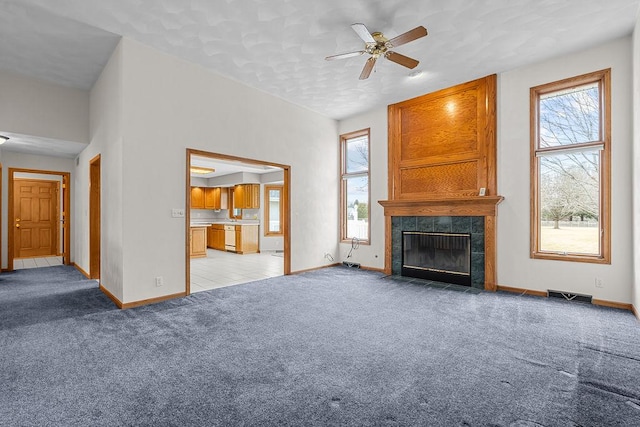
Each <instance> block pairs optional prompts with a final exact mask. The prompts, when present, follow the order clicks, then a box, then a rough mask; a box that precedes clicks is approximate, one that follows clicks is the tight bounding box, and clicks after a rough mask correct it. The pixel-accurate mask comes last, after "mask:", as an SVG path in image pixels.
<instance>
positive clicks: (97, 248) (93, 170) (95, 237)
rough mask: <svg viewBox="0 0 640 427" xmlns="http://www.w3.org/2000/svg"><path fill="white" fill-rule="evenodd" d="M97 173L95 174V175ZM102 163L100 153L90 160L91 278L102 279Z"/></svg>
mask: <svg viewBox="0 0 640 427" xmlns="http://www.w3.org/2000/svg"><path fill="white" fill-rule="evenodd" d="M94 174H95V175H94ZM101 181H102V164H101V163H100V154H98V155H96V156H95V157H94V158H92V159H91V160H90V161H89V278H90V279H97V280H98V281H100V268H101V263H100V257H101V253H102V248H101V245H102V237H101V224H102V222H101V216H102V207H101V193H102V182H101ZM96 184H97V185H96Z"/></svg>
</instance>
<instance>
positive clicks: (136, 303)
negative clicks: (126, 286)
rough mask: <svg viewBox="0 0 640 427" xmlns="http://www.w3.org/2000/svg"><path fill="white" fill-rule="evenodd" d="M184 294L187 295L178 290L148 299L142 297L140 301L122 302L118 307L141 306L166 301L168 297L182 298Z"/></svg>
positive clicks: (124, 308)
mask: <svg viewBox="0 0 640 427" xmlns="http://www.w3.org/2000/svg"><path fill="white" fill-rule="evenodd" d="M186 296H187V293H186V292H178V293H177V294H171V295H164V296H161V297H156V298H149V299H143V300H140V301H133V302H127V303H124V304H122V307H120V308H122V309H123V310H126V309H127V308H135V307H142V306H143V305H149V304H156V303H159V302H163V301H168V300H170V299H175V298H184V297H186Z"/></svg>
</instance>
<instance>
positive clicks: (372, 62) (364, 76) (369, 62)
mask: <svg viewBox="0 0 640 427" xmlns="http://www.w3.org/2000/svg"><path fill="white" fill-rule="evenodd" d="M376 59H377V58H376V57H375V56H372V57H371V58H369V59H367V62H366V63H365V64H364V68H363V69H362V73H360V80H366V79H368V78H369V74H371V70H373V66H374V65H376Z"/></svg>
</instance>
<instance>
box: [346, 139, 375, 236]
mask: <svg viewBox="0 0 640 427" xmlns="http://www.w3.org/2000/svg"><path fill="white" fill-rule="evenodd" d="M363 136H366V137H367V155H368V158H367V170H366V171H358V172H347V155H346V147H347V141H349V140H351V139H355V138H360V137H363ZM364 176H366V177H367V239H366V240H363V239H358V241H359V243H360V244H361V245H370V244H371V129H370V128H366V129H361V130H357V131H354V132H349V133H345V134H342V135H340V242H341V243H351V242H352V240H353V238H352V237H347V216H346V211H347V179H348V178H358V177H364Z"/></svg>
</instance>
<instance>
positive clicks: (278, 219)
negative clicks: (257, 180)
mask: <svg viewBox="0 0 640 427" xmlns="http://www.w3.org/2000/svg"><path fill="white" fill-rule="evenodd" d="M282 188H283V187H282V185H265V186H264V206H265V210H264V213H265V223H266V227H265V228H264V235H265V236H282V234H283V231H282V217H283V212H284V210H283V205H282Z"/></svg>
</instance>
